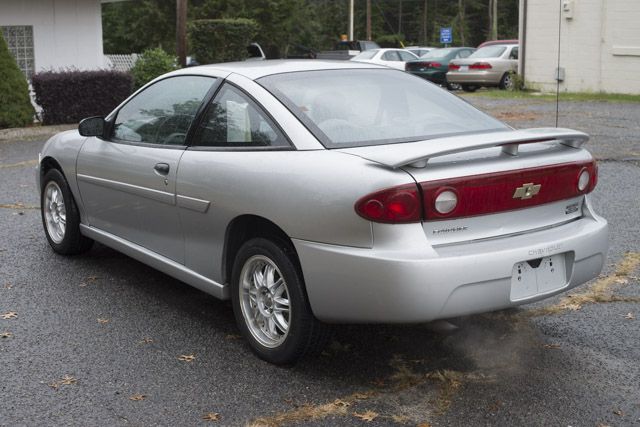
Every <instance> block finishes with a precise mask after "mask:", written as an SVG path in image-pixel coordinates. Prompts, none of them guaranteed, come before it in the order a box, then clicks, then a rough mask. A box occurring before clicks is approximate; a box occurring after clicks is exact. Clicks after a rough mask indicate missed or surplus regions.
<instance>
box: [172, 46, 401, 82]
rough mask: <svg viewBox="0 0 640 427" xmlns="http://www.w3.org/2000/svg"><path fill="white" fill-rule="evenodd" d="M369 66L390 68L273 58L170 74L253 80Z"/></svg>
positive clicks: (213, 65)
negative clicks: (226, 75)
mask: <svg viewBox="0 0 640 427" xmlns="http://www.w3.org/2000/svg"><path fill="white" fill-rule="evenodd" d="M381 50H383V49H381ZM387 50H388V49H387ZM367 68H368V69H371V68H377V69H381V70H388V69H389V68H388V67H385V66H382V65H376V64H371V63H362V62H355V61H338V60H336V61H330V60H320V59H273V60H266V61H243V62H224V63H220V64H209V65H200V66H197V67H188V68H182V69H180V70H177V71H173V72H172V73H170V74H171V75H180V74H203V75H211V76H214V77H215V76H216V75H218V74H219V72H220V71H222V72H228V73H234V74H240V75H243V76H245V77H247V78H249V79H251V80H257V79H259V78H261V77H265V76H270V75H273V74H282V73H292V72H296V71H320V70H348V69H367Z"/></svg>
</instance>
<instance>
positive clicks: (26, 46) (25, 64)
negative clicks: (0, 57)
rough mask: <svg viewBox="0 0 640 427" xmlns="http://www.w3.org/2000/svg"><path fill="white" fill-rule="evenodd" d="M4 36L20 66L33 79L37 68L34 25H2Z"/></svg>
mask: <svg viewBox="0 0 640 427" xmlns="http://www.w3.org/2000/svg"><path fill="white" fill-rule="evenodd" d="M0 28H1V29H2V36H3V37H4V40H5V41H6V42H7V46H9V52H11V54H12V55H13V57H14V58H15V60H16V62H17V63H18V67H19V68H20V70H22V72H23V73H24V75H25V76H26V77H27V79H29V80H31V76H32V75H33V70H34V68H35V59H34V53H33V26H31V25H11V26H6V27H5V26H2V27H0Z"/></svg>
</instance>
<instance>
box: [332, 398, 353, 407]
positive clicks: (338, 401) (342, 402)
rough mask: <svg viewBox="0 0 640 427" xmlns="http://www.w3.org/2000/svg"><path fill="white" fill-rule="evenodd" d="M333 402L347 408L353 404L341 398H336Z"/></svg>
mask: <svg viewBox="0 0 640 427" xmlns="http://www.w3.org/2000/svg"><path fill="white" fill-rule="evenodd" d="M333 404H334V405H336V406H342V407H344V408H347V407H349V406H351V403H349V402H345V401H344V400H340V399H336V400H334V401H333Z"/></svg>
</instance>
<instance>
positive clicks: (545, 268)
mask: <svg viewBox="0 0 640 427" xmlns="http://www.w3.org/2000/svg"><path fill="white" fill-rule="evenodd" d="M566 263H567V256H566V254H564V253H563V254H557V255H552V256H547V257H543V258H537V259H533V260H527V261H521V262H518V263H516V264H514V266H513V270H512V272H511V295H510V299H511V301H517V300H522V299H526V298H531V297H533V296H536V295H540V294H545V293H548V292H551V291H554V290H557V289H561V288H563V287H564V286H566V284H567V268H566Z"/></svg>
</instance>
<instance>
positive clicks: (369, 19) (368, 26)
mask: <svg viewBox="0 0 640 427" xmlns="http://www.w3.org/2000/svg"><path fill="white" fill-rule="evenodd" d="M367 40H371V0H367Z"/></svg>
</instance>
